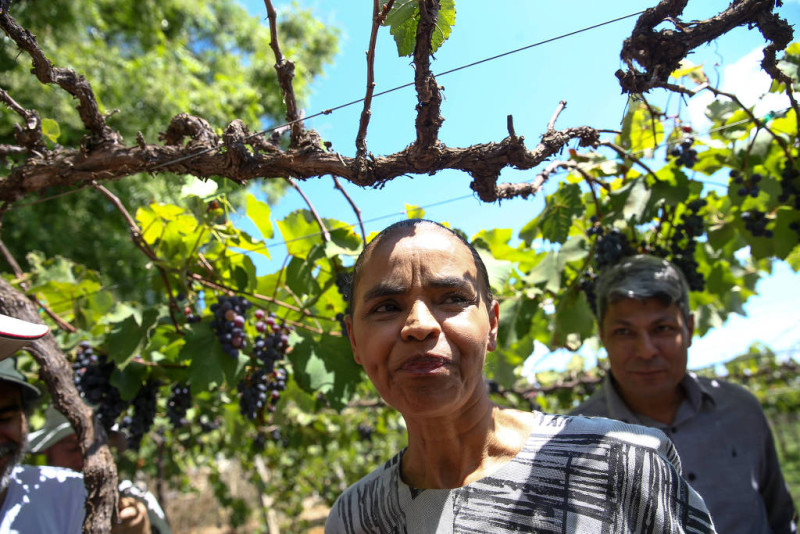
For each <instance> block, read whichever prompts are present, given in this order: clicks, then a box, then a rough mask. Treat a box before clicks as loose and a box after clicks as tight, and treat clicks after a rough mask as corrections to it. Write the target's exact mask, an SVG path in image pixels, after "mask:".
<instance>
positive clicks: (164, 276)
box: [92, 183, 183, 333]
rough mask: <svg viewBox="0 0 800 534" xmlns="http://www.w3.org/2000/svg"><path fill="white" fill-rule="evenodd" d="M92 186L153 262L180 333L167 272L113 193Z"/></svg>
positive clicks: (135, 242) (100, 187)
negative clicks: (111, 207)
mask: <svg viewBox="0 0 800 534" xmlns="http://www.w3.org/2000/svg"><path fill="white" fill-rule="evenodd" d="M92 186H93V187H94V188H95V189H97V191H99V192H100V194H102V195H103V196H104V197H106V199H108V201H109V202H111V204H113V206H114V207H115V208H117V211H119V212H120V213H121V214H122V217H123V218H124V219H125V222H126V223H127V224H128V230H129V231H130V233H131V237H132V239H133V243H134V244H135V245H136V246H137V247H138V248H139V250H141V251H142V252H143V253H144V254H145V256H147V257H148V258H150V260H151V261H152V262H153V265H154V266H155V267H156V269H158V272H159V274H160V275H161V280H162V281H163V282H164V287H166V288H167V294H168V295H169V316H170V319H172V324H174V325H175V329H176V330H177V331H178V333H182V332H183V330H182V329H181V326H180V323H179V322H178V318H177V315H176V312H177V310H178V303H177V301H176V300H175V296H174V295H173V294H172V287H171V284H170V282H169V277H168V276H167V272H166V271H165V270H164V268H163V267H161V265H160V262H159V260H158V255H157V254H156V253H155V251H154V250H153V249H152V248H151V247H150V245H148V244H147V242H146V241H145V240H144V236H142V231H141V229H140V228H139V225H138V224H136V221H135V220H134V218H133V217H132V216H131V214H130V213H129V212H128V210H127V209H126V208H125V206H124V205H123V204H122V201H121V200H120V199H119V197H117V196H116V195H115V194H114V193H112V192H111V191H109V190H108V189H107V188H105V187H103V186H102V185H100V184H98V183H93V184H92Z"/></svg>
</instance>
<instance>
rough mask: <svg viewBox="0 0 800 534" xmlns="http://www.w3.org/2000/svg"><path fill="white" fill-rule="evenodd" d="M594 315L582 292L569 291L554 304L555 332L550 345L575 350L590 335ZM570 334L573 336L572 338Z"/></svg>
mask: <svg viewBox="0 0 800 534" xmlns="http://www.w3.org/2000/svg"><path fill="white" fill-rule="evenodd" d="M594 323H595V319H594V314H593V313H592V309H591V308H590V307H589V301H587V300H586V295H585V293H584V292H583V291H569V292H567V293H566V294H563V295H562V296H561V298H560V299H559V301H558V303H557V304H556V317H555V331H554V332H553V342H552V345H553V346H555V347H566V348H568V349H570V350H577V349H578V348H579V347H580V341H581V340H583V339H586V338H587V337H589V336H591V335H592V332H593V331H594ZM570 334H575V335H576V338H572V337H571V336H570Z"/></svg>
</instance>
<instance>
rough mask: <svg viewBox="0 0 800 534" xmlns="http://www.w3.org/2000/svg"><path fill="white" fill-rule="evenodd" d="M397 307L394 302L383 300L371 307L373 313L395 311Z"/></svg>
mask: <svg viewBox="0 0 800 534" xmlns="http://www.w3.org/2000/svg"><path fill="white" fill-rule="evenodd" d="M398 309H399V308H398V307H397V304H395V303H394V302H383V303H381V304H378V305H377V306H375V307H374V308H372V312H373V313H387V312H393V311H397V310H398Z"/></svg>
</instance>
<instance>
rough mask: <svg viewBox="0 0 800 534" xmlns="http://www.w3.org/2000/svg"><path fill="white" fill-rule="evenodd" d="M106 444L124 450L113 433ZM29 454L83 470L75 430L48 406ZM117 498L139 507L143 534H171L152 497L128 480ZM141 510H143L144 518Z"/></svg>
mask: <svg viewBox="0 0 800 534" xmlns="http://www.w3.org/2000/svg"><path fill="white" fill-rule="evenodd" d="M109 441H110V442H111V444H112V445H114V446H115V447H116V448H117V449H123V448H124V446H125V439H124V435H123V434H121V433H119V432H115V431H113V429H112V432H111V435H110V436H109ZM28 452H30V453H31V454H43V455H44V456H45V461H46V462H47V465H51V466H55V467H66V468H67V469H72V470H73V471H78V472H80V471H82V470H83V454H82V453H81V450H80V447H79V445H78V437H77V436H76V435H75V430H74V429H73V428H72V425H70V423H69V421H68V420H67V418H66V417H64V415H63V414H61V412H59V411H58V410H56V409H55V408H54V407H53V406H48V407H47V409H46V410H45V422H44V426H43V427H42V428H41V429H39V430H37V431H35V432H31V433H30V436H29V438H28ZM119 494H120V496H121V499H122V498H125V499H127V498H132V499H135V500H136V501H137V502H138V503H141V506H139V505H138V504H137V506H136V509H137V511H139V513H140V514H141V517H139V518H138V519H137V521H139V522H146V523H147V524H148V526H147V527H143V528H144V530H143V532H145V533H147V532H151V533H152V534H172V530H171V529H170V527H169V524H168V523H167V518H166V515H165V514H164V510H163V509H162V508H161V505H160V504H159V503H158V500H157V499H156V498H155V496H154V495H153V494H152V493H150V492H149V491H147V490H143V489H141V488H139V487H138V486H136V484H134V483H133V482H132V481H130V480H121V481H120V483H119ZM144 508H146V515H145V510H144ZM131 513H132V511H131ZM131 521H133V518H131ZM148 528H149V530H148Z"/></svg>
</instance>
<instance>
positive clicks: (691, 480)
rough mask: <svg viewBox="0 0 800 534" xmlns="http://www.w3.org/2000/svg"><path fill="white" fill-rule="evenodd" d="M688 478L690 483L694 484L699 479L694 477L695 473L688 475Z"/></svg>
mask: <svg viewBox="0 0 800 534" xmlns="http://www.w3.org/2000/svg"><path fill="white" fill-rule="evenodd" d="M686 478H687V479H688V480H689V482H694V479H695V478H697V477H696V476H694V473H689V474H688V475H686Z"/></svg>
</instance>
